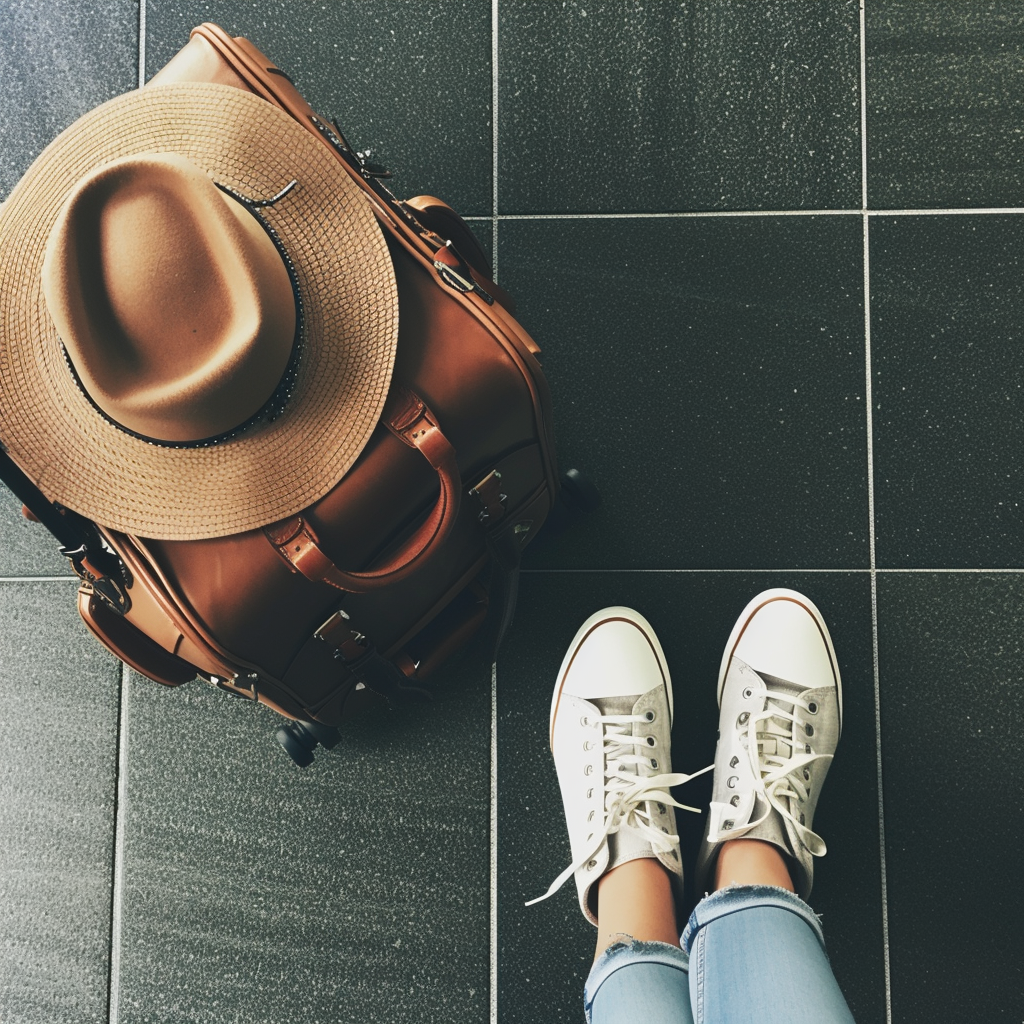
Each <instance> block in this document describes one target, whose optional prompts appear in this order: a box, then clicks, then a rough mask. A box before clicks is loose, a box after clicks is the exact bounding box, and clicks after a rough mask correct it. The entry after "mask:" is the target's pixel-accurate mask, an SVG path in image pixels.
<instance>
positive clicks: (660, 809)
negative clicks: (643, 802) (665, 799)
mask: <svg viewBox="0 0 1024 1024" xmlns="http://www.w3.org/2000/svg"><path fill="white" fill-rule="evenodd" d="M658 813H659V814H664V813H665V805H664V804H658Z"/></svg>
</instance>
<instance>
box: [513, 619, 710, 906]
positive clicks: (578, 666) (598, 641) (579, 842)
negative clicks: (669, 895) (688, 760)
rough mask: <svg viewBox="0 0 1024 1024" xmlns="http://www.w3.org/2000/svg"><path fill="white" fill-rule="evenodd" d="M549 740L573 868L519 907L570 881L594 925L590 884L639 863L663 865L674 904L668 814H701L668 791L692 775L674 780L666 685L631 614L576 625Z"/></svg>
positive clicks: (675, 859)
mask: <svg viewBox="0 0 1024 1024" xmlns="http://www.w3.org/2000/svg"><path fill="white" fill-rule="evenodd" d="M550 735H551V753H552V755H553V756H554V759H555V768H556V770H557V772H558V781H559V784H560V786H561V789H562V803H563V805H564V807H565V818H566V823H567V824H568V827H569V843H570V846H571V848H572V864H570V865H569V867H567V868H566V869H565V871H563V872H562V874H561V875H559V876H558V878H556V879H555V880H554V882H552V883H551V886H550V888H549V889H548V891H547V892H546V893H545V894H544V895H543V896H539V897H538V898H537V899H534V900H530V902H529V903H527V904H526V905H527V906H531V905H532V904H534V903H539V902H540V901H541V900H543V899H547V897H548V896H551V895H552V894H553V893H554V892H556V891H557V890H558V889H560V888H561V887H562V885H563V884H564V883H565V882H566V881H567V880H568V878H569V876H570V875H575V876H576V888H577V890H578V892H579V900H580V909H581V910H582V911H583V916H584V917H586V919H587V920H588V921H589V922H590V923H591V924H594V925H596V924H597V890H596V889H595V887H594V886H595V883H596V882H597V880H598V879H599V878H600V877H601V876H602V875H603V874H605V872H607V871H610V870H611V869H612V868H614V867H618V866H619V865H620V864H624V863H626V862H627V861H630V860H636V859H637V858H640V857H653V858H655V859H657V860H658V862H659V863H661V864H662V865H664V867H665V868H666V869H667V870H668V872H669V876H670V878H671V880H672V884H673V888H674V891H675V894H676V898H677V900H678V899H679V898H680V897H681V895H682V892H681V891H682V882H683V866H682V862H681V859H680V855H679V837H678V835H676V824H675V815H674V813H673V811H672V808H673V807H680V808H683V809H684V810H688V811H694V812H695V813H699V812H698V811H697V808H695V807H687V806H686V805H685V804H680V803H677V802H676V801H675V800H673V799H672V797H671V795H670V794H669V788H670V787H672V786H679V785H682V783H684V782H687V781H689V779H690V778H692V777H693V776H689V775H681V774H672V764H671V743H672V680H671V678H670V676H669V672H668V665H666V663H665V655H664V653H663V652H662V649H661V644H659V643H658V638H657V637H656V636H655V635H654V630H653V629H652V628H651V625H650V623H649V622H648V621H647V620H646V619H645V618H644V617H643V616H642V615H640V614H639V613H638V612H635V611H633V610H632V609H631V608H621V607H613V608H605V609H603V610H602V611H599V612H595V613H594V614H593V615H591V616H590V618H589V619H587V621H586V622H584V623H583V625H582V626H581V627H580V629H579V632H578V633H577V634H576V636H575V638H574V639H573V641H572V643H571V644H570V646H569V650H568V651H567V652H566V654H565V658H564V659H563V661H562V667H561V668H560V669H559V672H558V680H557V682H556V683H555V692H554V695H553V696H552V698H551V734H550ZM710 770H711V766H710V765H709V766H708V768H705V769H704V771H710ZM698 774H702V773H698Z"/></svg>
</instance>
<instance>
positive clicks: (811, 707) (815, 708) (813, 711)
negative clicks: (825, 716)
mask: <svg viewBox="0 0 1024 1024" xmlns="http://www.w3.org/2000/svg"><path fill="white" fill-rule="evenodd" d="M807 710H808V711H809V712H810V713H811V714H812V715H816V714H817V713H818V705H817V704H816V703H815V702H814V701H813V700H812V701H811V703H810V704H808V705H807Z"/></svg>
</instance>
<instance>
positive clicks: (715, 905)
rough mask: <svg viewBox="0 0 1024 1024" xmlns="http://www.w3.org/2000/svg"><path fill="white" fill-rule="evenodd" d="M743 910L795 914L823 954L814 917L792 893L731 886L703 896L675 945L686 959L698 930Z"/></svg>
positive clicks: (769, 887) (818, 924)
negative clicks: (811, 933)
mask: <svg viewBox="0 0 1024 1024" xmlns="http://www.w3.org/2000/svg"><path fill="white" fill-rule="evenodd" d="M747 907H779V908H780V909H782V910H788V911H790V912H791V913H793V914H796V916H797V917H800V918H803V920H805V921H806V922H807V923H808V924H809V925H810V926H811V929H812V930H813V932H814V934H815V935H816V936H817V938H818V942H819V943H820V945H821V948H822V950H823V951H824V949H825V936H824V934H823V933H822V930H821V922H820V921H819V920H818V915H817V914H815V913H814V911H813V910H812V909H811V908H810V907H809V906H808V905H807V904H806V903H804V901H803V900H802V899H800V897H799V896H797V895H796V893H793V892H790V891H789V890H788V889H781V888H779V887H778V886H774V885H731V886H729V887H728V888H726V889H719V890H718V891H717V892H713V893H712V894H711V895H710V896H705V897H704V899H702V900H701V901H700V903H698V904H697V906H696V907H694V908H693V913H692V914H691V915H690V920H689V921H687V922H686V927H685V928H684V929H683V934H682V935H681V936H680V938H679V944H680V945H681V946H682V947H683V949H684V950H685V951H686V953H687V955H688V954H689V953H690V951H691V950H692V949H693V943H694V940H695V939H696V938H697V932H699V931H700V929H701V928H703V927H704V926H705V925H706V924H710V923H711V922H712V921H714V920H716V919H718V918H720V917H725V916H726V915H728V914H735V913H738V912H739V911H741V910H745V909H746V908H747Z"/></svg>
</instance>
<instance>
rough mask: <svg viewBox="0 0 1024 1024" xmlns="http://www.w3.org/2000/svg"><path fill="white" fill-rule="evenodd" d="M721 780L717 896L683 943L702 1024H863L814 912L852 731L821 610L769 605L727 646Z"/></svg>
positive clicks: (789, 596)
mask: <svg viewBox="0 0 1024 1024" xmlns="http://www.w3.org/2000/svg"><path fill="white" fill-rule="evenodd" d="M718 699H719V704H720V706H721V715H720V719H719V742H718V749H717V751H716V754H715V779H714V784H713V793H712V801H711V814H710V816H709V820H708V826H707V832H706V834H705V841H704V842H703V843H702V844H701V850H700V853H699V855H698V863H697V886H698V892H699V891H701V889H707V888H712V889H715V890H716V891H715V892H713V894H712V895H711V896H708V897H706V898H705V899H704V900H702V901H701V902H700V903H699V904H698V905H697V907H696V908H695V910H694V912H693V914H692V915H691V918H690V921H689V923H688V924H687V927H686V931H685V932H684V934H683V946H684V948H685V949H686V951H688V952H689V953H690V979H689V980H690V995H691V1007H692V1010H693V1015H694V1019H695V1021H696V1022H697V1024H703V1022H705V1021H707V1022H711V1021H715V1022H728V1024H744V1022H747V1021H749V1022H754V1021H756V1022H758V1024H782V1022H785V1024H812V1022H813V1024H851V1022H852V1020H853V1018H852V1016H851V1015H850V1011H849V1009H848V1007H847V1006H846V1003H845V1001H844V999H843V996H842V993H841V992H840V990H839V986H838V985H837V984H836V981H835V977H834V975H833V974H832V970H831V967H830V966H829V962H828V957H827V955H826V953H825V946H824V940H823V937H822V932H821V926H820V924H819V922H818V919H817V918H816V917H815V915H814V912H813V911H812V910H811V908H810V907H809V906H808V905H807V904H806V903H805V902H804V899H802V898H801V897H804V898H806V897H807V896H808V894H809V893H810V890H811V885H812V882H813V871H814V858H815V857H820V856H822V855H823V854H824V852H825V844H824V842H822V840H821V838H820V837H819V836H817V835H816V834H815V833H814V832H813V831H812V825H813V815H814V810H815V807H816V805H817V800H818V795H819V793H820V789H821V786H822V783H823V781H824V778H825V774H826V772H827V771H828V767H829V764H830V763H831V761H832V757H833V754H834V752H835V748H836V744H837V742H838V739H839V732H840V728H841V722H842V690H841V683H840V678H839V670H838V667H837V664H836V659H835V652H834V650H833V648H832V642H831V639H830V638H829V635H828V630H827V628H826V627H825V623H824V621H823V619H822V617H821V614H820V613H819V612H818V610H817V608H815V607H814V605H813V604H812V603H811V602H810V601H809V600H808V599H807V598H805V597H803V596H802V595H800V594H797V593H795V592H793V591H786V590H773V591H767V592H765V593H764V594H761V595H759V596H758V597H757V598H755V599H754V600H753V601H751V602H750V604H749V605H748V606H747V608H746V609H745V610H744V612H743V614H742V615H741V616H740V619H739V621H738V622H737V623H736V626H735V627H734V629H733V632H732V635H731V636H730V638H729V642H728V644H727V645H726V651H725V655H724V657H723V659H722V668H721V671H720V673H719V690H718Z"/></svg>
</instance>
